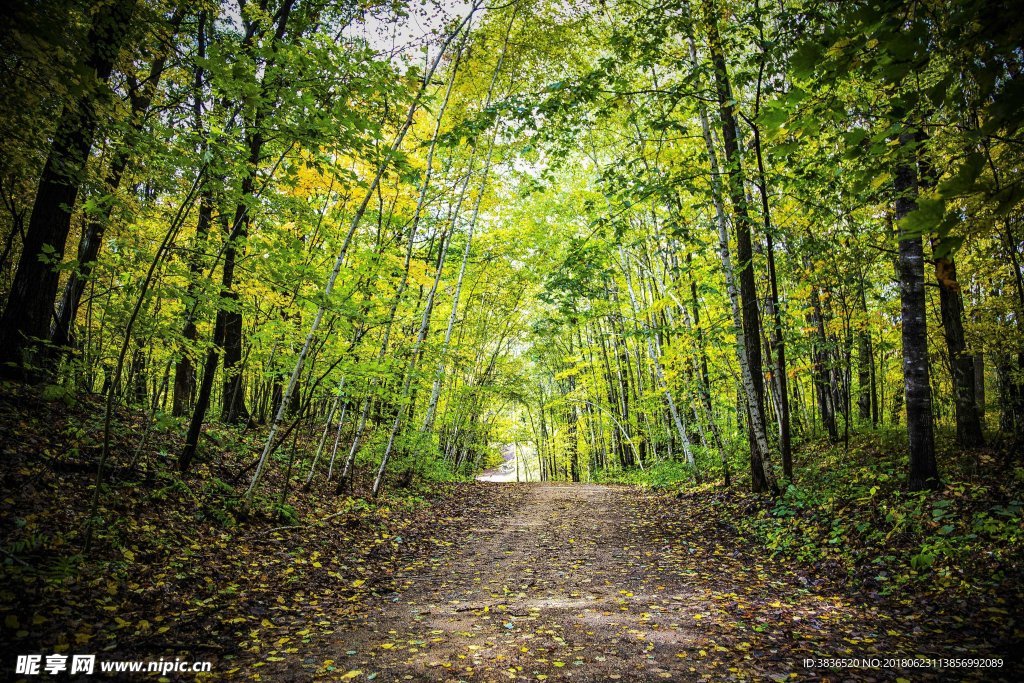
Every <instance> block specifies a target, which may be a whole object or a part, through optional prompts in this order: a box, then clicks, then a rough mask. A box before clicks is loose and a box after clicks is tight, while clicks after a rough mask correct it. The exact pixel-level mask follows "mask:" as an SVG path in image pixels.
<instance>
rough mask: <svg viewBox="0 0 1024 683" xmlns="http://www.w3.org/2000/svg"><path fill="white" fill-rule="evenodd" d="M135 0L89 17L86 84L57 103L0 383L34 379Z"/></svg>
mask: <svg viewBox="0 0 1024 683" xmlns="http://www.w3.org/2000/svg"><path fill="white" fill-rule="evenodd" d="M135 6H136V0H115V1H114V2H111V3H109V4H104V5H103V6H102V8H101V9H100V10H99V12H97V14H96V16H95V17H94V19H93V23H92V27H91V28H90V29H89V36H88V38H87V40H86V48H85V55H84V58H83V59H82V65H83V67H84V69H85V71H86V73H87V74H88V76H87V78H88V79H89V80H90V81H91V82H90V83H89V84H88V86H87V87H86V88H84V90H83V92H82V94H80V95H79V96H78V97H77V98H76V99H75V100H74V101H73V102H69V103H67V104H65V106H64V109H63V111H62V113H61V116H60V119H59V120H58V121H57V127H56V130H55V131H54V134H53V142H52V144H51V146H50V151H49V154H48V155H47V158H46V163H45V165H44V166H43V172H42V175H41V176H40V178H39V186H38V189H37V190H36V196H35V201H34V202H33V206H32V215H31V216H30V218H29V224H28V229H27V230H26V232H25V238H24V241H23V242H22V251H21V257H20V259H19V261H18V268H17V272H16V273H15V276H14V281H13V283H12V285H11V291H10V293H9V296H8V300H7V307H6V308H5V309H4V313H3V317H2V319H0V377H8V378H16V377H21V378H24V379H28V380H30V381H41V380H42V379H43V378H44V373H40V372H37V371H36V370H35V369H33V366H34V365H35V364H36V363H37V362H38V358H37V357H36V356H37V355H38V352H39V351H40V347H41V344H42V343H43V342H42V340H45V339H48V338H49V336H50V322H51V320H52V318H53V313H54V310H53V304H54V298H55V297H56V295H57V287H58V285H59V273H58V272H57V271H56V270H55V269H54V266H55V265H57V264H59V263H60V262H61V260H62V259H63V257H64V249H65V246H66V243H67V238H68V232H69V231H70V229H71V214H72V211H73V210H74V208H75V201H76V199H77V198H78V192H79V190H80V188H81V186H82V183H83V181H84V175H85V168H86V164H87V162H88V159H89V152H90V150H91V149H92V145H93V139H94V137H95V135H96V128H97V113H96V105H97V104H98V100H99V99H100V98H101V96H102V93H103V89H104V87H105V85H106V83H107V81H108V80H109V79H110V74H111V71H112V70H113V66H114V61H115V60H116V59H117V56H118V54H119V53H120V51H121V44H122V43H123V42H124V39H125V36H126V34H127V32H128V28H129V26H130V23H131V19H132V16H133V14H134V13H135Z"/></svg>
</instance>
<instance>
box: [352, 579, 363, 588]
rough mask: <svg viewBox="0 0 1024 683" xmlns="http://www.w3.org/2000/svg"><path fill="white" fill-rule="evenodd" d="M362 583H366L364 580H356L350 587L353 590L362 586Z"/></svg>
mask: <svg viewBox="0 0 1024 683" xmlns="http://www.w3.org/2000/svg"><path fill="white" fill-rule="evenodd" d="M364 583H366V580H365V579H356V580H355V581H353V582H352V586H353V587H354V588H359V587H360V586H362V585H363V584H364Z"/></svg>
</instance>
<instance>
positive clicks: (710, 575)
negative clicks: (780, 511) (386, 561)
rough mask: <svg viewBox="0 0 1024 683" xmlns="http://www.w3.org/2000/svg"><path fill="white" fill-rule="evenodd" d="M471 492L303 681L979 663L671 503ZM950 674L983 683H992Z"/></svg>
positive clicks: (561, 493) (803, 672)
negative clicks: (896, 660)
mask: <svg viewBox="0 0 1024 683" xmlns="http://www.w3.org/2000/svg"><path fill="white" fill-rule="evenodd" d="M474 490H475V491H477V493H476V494H475V495H471V496H467V498H466V499H465V500H464V501H461V503H460V507H459V508H458V509H459V510H460V511H459V512H458V513H456V514H457V516H456V517H454V518H446V519H444V520H443V522H442V523H441V524H439V525H438V527H437V530H436V535H435V536H433V537H431V539H430V543H431V547H429V548H427V549H426V551H425V552H424V551H423V549H422V548H421V549H420V551H419V552H418V553H413V554H412V555H416V557H413V556H412V555H411V556H410V560H409V562H408V564H406V565H405V566H402V567H400V568H399V569H398V571H397V572H396V573H395V575H394V576H393V582H392V584H391V586H392V588H391V589H384V590H377V591H376V593H377V595H376V596H375V597H373V598H371V599H370V600H369V601H368V602H367V603H366V605H365V609H364V610H361V612H360V615H359V616H358V618H355V619H354V620H350V621H349V622H348V623H347V624H344V625H341V624H339V626H340V628H339V630H338V631H336V632H335V636H334V638H335V639H334V640H333V642H332V643H331V644H330V645H329V647H328V648H327V649H326V651H323V652H321V653H319V656H317V657H315V658H310V659H309V660H307V662H308V664H307V668H306V673H307V674H311V675H312V676H313V677H314V678H316V679H318V680H354V681H362V680H376V681H401V680H414V681H545V680H548V681H657V680H672V681H690V680H758V681H761V680H776V681H784V680H868V681H875V680H897V679H899V678H907V679H908V680H922V679H934V678H936V677H938V676H940V675H941V672H938V671H928V670H922V669H914V668H910V669H906V668H902V669H901V668H893V667H888V668H887V667H880V668H873V669H849V668H848V669H845V670H843V669H840V670H838V671H832V672H829V671H827V670H824V669H820V668H814V667H810V668H808V667H807V666H805V664H804V660H805V658H822V657H831V658H840V657H847V658H849V657H866V656H871V657H883V656H907V657H913V656H914V655H915V654H920V653H922V652H923V653H930V654H933V655H934V654H936V653H941V656H948V657H963V656H979V654H977V653H979V652H980V650H979V648H978V645H977V644H976V643H971V642H969V640H968V639H967V638H965V637H964V636H962V635H958V634H957V633H956V632H952V631H950V630H949V629H950V626H949V624H955V623H956V622H950V617H942V619H943V620H944V621H946V622H948V623H947V624H945V625H943V624H940V623H939V622H937V621H936V622H934V623H927V624H926V626H925V628H927V629H928V630H927V631H925V630H923V629H922V623H924V622H921V621H920V616H919V615H913V614H903V615H900V614H898V613H894V612H893V610H892V608H891V606H888V607H884V606H879V605H878V604H876V603H877V600H873V599H872V598H871V597H870V596H866V595H865V596H861V595H858V594H856V593H855V592H854V593H849V592H848V593H846V594H839V593H836V592H834V591H833V592H828V591H826V590H825V589H823V588H820V587H818V586H817V585H816V584H817V581H815V579H814V577H808V576H806V575H805V574H801V573H800V572H798V571H794V570H793V569H792V568H787V567H782V566H778V565H775V564H773V563H772V562H770V561H768V560H767V559H765V558H764V556H763V555H764V553H763V549H758V552H757V553H750V552H748V551H747V550H744V545H745V544H744V543H743V542H742V539H738V538H737V537H736V532H735V528H733V527H732V525H731V524H729V523H728V522H727V521H723V520H713V521H709V520H707V519H701V520H697V519H687V507H686V506H687V503H686V502H685V501H683V502H680V501H678V500H676V499H674V498H671V499H670V498H665V497H661V496H657V495H654V494H650V493H645V492H642V491H638V490H636V489H630V488H624V487H623V488H620V487H606V486H595V485H552V484H523V485H515V484H511V485H509V484H505V485H501V484H484V485H477V488H476V489H474ZM481 491H482V493H480V492H481ZM934 616H936V617H937V616H938V615H934ZM933 626H934V627H936V628H935V629H934V630H932V627H933ZM954 628H955V626H954ZM935 633H937V634H939V635H938V636H937V638H938V640H937V639H936V636H934V635H932V634H935ZM968 653H973V654H968ZM314 662H316V663H314ZM314 667H316V671H315V672H314V671H313V670H312V669H313V668H314ZM959 673H960V674H962V675H959V676H958V678H960V679H963V678H972V677H973V678H974V679H977V680H994V679H997V678H998V676H999V673H1000V672H997V671H991V670H990V671H977V670H976V671H973V672H969V671H962V672H959ZM993 674H995V676H993ZM296 680H298V679H296ZM303 680H308V678H303Z"/></svg>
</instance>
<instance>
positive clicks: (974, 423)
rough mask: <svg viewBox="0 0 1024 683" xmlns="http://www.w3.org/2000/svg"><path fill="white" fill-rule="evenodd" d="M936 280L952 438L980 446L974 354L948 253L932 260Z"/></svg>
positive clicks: (962, 443)
mask: <svg viewBox="0 0 1024 683" xmlns="http://www.w3.org/2000/svg"><path fill="white" fill-rule="evenodd" d="M935 273H936V279H937V280H938V281H939V307H940V309H941V312H942V332H943V336H945V338H946V350H947V351H948V353H949V368H950V372H951V375H952V380H953V398H954V401H955V403H954V408H955V417H956V441H957V443H958V444H960V445H961V446H963V447H964V448H977V447H979V446H983V445H984V443H985V437H984V435H983V434H982V430H981V415H980V414H979V412H978V401H977V397H976V396H975V379H974V355H973V354H970V353H967V342H966V340H965V338H964V323H963V318H964V300H963V297H962V296H961V294H960V286H959V284H958V283H957V279H956V264H955V263H954V262H953V258H952V256H950V257H949V258H940V259H936V262H935Z"/></svg>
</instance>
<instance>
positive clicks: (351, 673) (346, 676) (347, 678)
mask: <svg viewBox="0 0 1024 683" xmlns="http://www.w3.org/2000/svg"><path fill="white" fill-rule="evenodd" d="M361 673H363V672H362V670H361V669H352V671H349V672H348V673H347V674H344V675H343V676H342V677H341V680H343V681H351V680H352V679H353V678H355V677H356V676H358V675H359V674H361Z"/></svg>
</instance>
